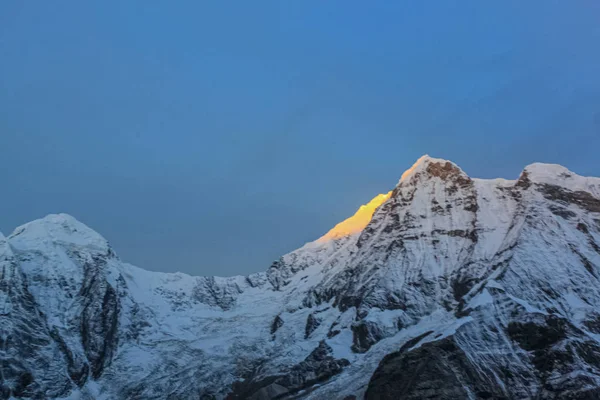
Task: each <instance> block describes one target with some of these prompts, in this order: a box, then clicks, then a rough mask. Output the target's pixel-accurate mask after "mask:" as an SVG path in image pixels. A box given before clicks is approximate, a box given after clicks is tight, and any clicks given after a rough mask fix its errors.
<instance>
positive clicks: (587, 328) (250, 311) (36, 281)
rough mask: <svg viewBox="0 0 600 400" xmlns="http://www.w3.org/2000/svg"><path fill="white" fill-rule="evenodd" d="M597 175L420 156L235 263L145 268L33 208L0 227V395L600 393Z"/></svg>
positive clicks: (72, 222) (76, 225)
mask: <svg viewBox="0 0 600 400" xmlns="http://www.w3.org/2000/svg"><path fill="white" fill-rule="evenodd" d="M599 277H600V179H599V178H587V177H581V176H578V175H576V174H575V173H573V172H570V171H568V170H567V169H565V168H564V167H561V166H557V165H549V164H532V165H530V166H528V167H526V168H525V169H524V171H523V173H522V174H521V176H520V177H519V179H517V180H504V179H495V180H482V179H472V178H470V177H469V176H467V175H466V174H465V173H464V172H463V171H462V170H461V169H460V168H459V167H457V166H456V165H455V164H453V163H451V162H449V161H446V160H440V159H434V158H431V157H428V156H424V157H422V158H421V159H419V160H418V161H417V162H416V163H415V164H414V165H413V167H411V168H410V169H409V170H407V171H406V172H405V173H404V174H403V175H402V177H401V179H400V181H399V182H398V184H397V186H396V187H395V188H394V189H393V190H392V191H391V192H390V193H388V194H385V195H379V196H377V197H375V198H374V199H373V201H371V202H370V203H369V204H367V205H365V206H363V207H362V208H361V209H359V211H358V212H357V214H356V215H355V216H353V217H351V218H349V219H348V220H346V221H344V222H342V223H340V224H339V225H338V226H337V227H335V228H334V229H332V231H330V232H329V233H327V234H326V235H324V236H323V237H321V238H320V239H318V240H316V241H314V242H311V243H308V244H306V245H305V246H303V247H302V248H300V249H298V250H296V251H293V252H291V253H289V254H286V255H284V256H283V257H281V258H280V259H279V260H277V261H275V262H274V263H273V265H271V266H270V267H269V268H268V269H267V270H266V271H265V272H262V273H258V274H253V275H250V276H235V277H228V278H221V277H194V276H188V275H185V274H182V273H175V274H167V273H157V272H149V271H145V270H143V269H140V268H137V267H135V266H132V265H130V264H127V263H125V262H123V261H122V260H120V259H119V258H118V256H117V255H116V254H115V252H114V251H113V249H112V248H111V247H110V245H109V243H108V242H107V241H106V240H105V239H104V238H102V237H101V236H100V235H99V234H98V233H96V232H94V231H93V230H91V229H90V228H88V227H86V226H85V225H84V224H82V223H80V222H79V221H77V220H76V219H74V218H73V217H71V216H68V215H65V214H59V215H50V216H47V217H46V218H43V219H40V220H36V221H33V222H31V223H28V224H26V225H23V226H21V227H19V228H17V229H16V230H15V231H14V232H13V233H12V234H11V235H10V236H8V237H7V238H4V237H3V236H0V399H8V398H11V397H12V398H54V399H59V398H60V399H63V398H64V399H66V398H69V399H113V398H124V399H142V398H143V399H188V398H189V399H192V398H193V399H197V398H203V399H211V398H216V399H223V398H230V399H235V398H249V399H272V398H282V399H283V398H307V399H337V398H339V399H344V398H352V397H347V396H356V398H363V397H365V398H368V399H386V398H388V399H397V398H410V399H418V398H424V397H429V398H447V399H462V398H464V399H475V398H532V399H533V398H535V399H539V398H570V399H579V398H581V399H584V398H590V399H591V398H597V397H598V396H600V343H599V341H600V285H599V283H600V281H599V279H600V278H599Z"/></svg>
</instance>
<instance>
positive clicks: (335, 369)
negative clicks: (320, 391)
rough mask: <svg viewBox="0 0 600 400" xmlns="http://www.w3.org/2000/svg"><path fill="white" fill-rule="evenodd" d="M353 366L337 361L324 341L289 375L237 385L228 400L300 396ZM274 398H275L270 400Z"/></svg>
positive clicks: (344, 360)
mask: <svg viewBox="0 0 600 400" xmlns="http://www.w3.org/2000/svg"><path fill="white" fill-rule="evenodd" d="M348 365H350V362H349V361H348V360H346V359H340V360H336V359H335V358H333V356H332V349H331V347H329V346H328V345H327V344H326V343H325V341H321V342H320V343H319V346H317V348H315V349H314V350H313V351H312V352H311V353H310V354H309V355H308V356H307V357H306V359H304V361H302V362H300V363H299V364H297V365H294V366H293V367H292V368H290V370H289V371H287V373H285V374H282V375H279V376H270V377H266V378H261V379H260V380H257V381H254V380H252V379H246V380H245V381H243V382H236V383H235V384H234V385H233V387H232V392H231V393H230V394H229V395H228V396H227V399H231V400H233V399H255V400H263V399H269V400H271V399H281V398H288V396H290V395H293V394H294V393H297V392H298V391H300V390H306V389H307V388H309V387H311V386H313V385H315V384H317V383H321V382H324V381H327V380H328V379H330V378H331V377H332V376H335V375H337V374H339V373H340V372H342V370H343V369H344V367H346V366H348ZM269 396H272V397H269Z"/></svg>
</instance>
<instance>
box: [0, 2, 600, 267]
mask: <svg viewBox="0 0 600 400" xmlns="http://www.w3.org/2000/svg"><path fill="white" fill-rule="evenodd" d="M0 139H1V140H0V160H1V161H2V167H1V168H0V187H1V188H2V194H1V196H0V206H1V207H0V210H1V213H0V230H2V231H3V232H4V233H5V234H8V233H10V232H11V231H12V230H13V229H14V227H16V226H17V225H20V224H22V223H25V222H27V221H29V220H32V219H35V218H39V217H42V216H44V215H46V214H48V213H55V212H66V213H69V214H72V215H73V216H75V217H76V218H78V219H80V220H81V221H83V222H84V223H86V224H88V225H89V226H91V227H92V228H94V229H95V230H97V231H98V232H100V233H101V234H103V235H104V236H105V237H106V238H107V239H109V241H111V243H112V244H113V246H114V248H115V249H116V251H117V253H118V254H119V255H120V256H121V257H122V258H123V259H125V260H126V261H129V262H131V263H133V264H136V265H139V266H141V267H144V268H147V269H151V270H160V271H183V272H188V273H191V274H195V275H213V274H217V275H231V274H246V273H249V272H255V271H260V270H264V269H265V268H266V267H268V266H269V264H270V263H271V261H272V260H274V259H276V258H277V257H279V256H280V255H281V254H284V253H286V252H288V251H291V250H293V249H295V248H297V247H299V246H301V245H302V244H304V243H305V242H307V241H310V240H314V239H316V238H318V237H319V236H320V235H322V234H323V233H325V232H326V231H327V230H328V229H329V228H331V227H333V225H335V223H337V222H339V221H341V220H342V219H344V218H346V217H348V216H349V215H351V214H352V213H353V212H354V211H355V210H356V208H358V206H359V205H360V204H362V203H365V202H367V201H368V200H370V199H371V198H372V197H374V196H375V195H376V194H377V193H383V192H387V191H388V190H390V189H391V188H392V187H393V186H394V185H395V183H396V182H397V180H398V179H399V177H400V175H401V174H402V172H403V171H404V170H405V169H407V168H408V167H410V166H411V165H412V163H413V162H414V161H415V160H416V159H417V158H418V157H419V156H421V155H422V154H424V153H428V154H430V155H432V156H435V157H441V158H447V159H450V160H453V161H454V162H456V163H457V164H459V165H460V166H461V167H462V168H463V169H464V170H465V171H466V172H467V173H469V174H470V175H471V176H475V177H484V178H489V177H497V176H501V177H505V178H516V177H517V176H518V175H519V173H520V171H521V170H522V168H523V167H524V166H525V165H527V164H529V163H531V162H534V161H542V162H553V163H560V164H563V165H565V166H567V167H568V168H570V169H572V170H573V171H575V172H577V173H580V174H583V175H595V176H600V3H599V2H597V1H596V0H587V1H585V0H574V1H558V0H555V1H550V0H543V1H542V0H539V1H533V0H530V1H523V0H503V1H495V2H490V1H481V0H471V1H466V0H464V1H455V0H447V1H441V0H440V1H435V2H421V1H385V2H377V1H369V2H364V1H330V2H317V1H295V2H288V1H262V0H261V1H258V2H246V1H244V2H242V1H238V2H217V1H215V2H208V1H187V2H186V1H175V2H167V1H163V2H154V1H143V2H142V1H138V2H133V1H127V2H122V1H102V2H86V1H38V2H24V1H13V2H2V3H1V4H0Z"/></svg>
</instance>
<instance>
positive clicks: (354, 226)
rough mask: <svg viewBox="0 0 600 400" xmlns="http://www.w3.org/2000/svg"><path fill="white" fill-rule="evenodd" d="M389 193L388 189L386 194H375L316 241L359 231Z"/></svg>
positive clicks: (387, 197)
mask: <svg viewBox="0 0 600 400" xmlns="http://www.w3.org/2000/svg"><path fill="white" fill-rule="evenodd" d="M391 195H392V192H391V191H389V192H388V193H386V194H379V195H377V196H375V197H374V198H373V199H372V200H371V201H370V202H368V203H367V204H365V205H362V206H360V208H359V209H358V211H357V212H356V213H355V214H354V215H353V216H351V217H350V218H348V219H346V220H344V221H342V222H340V223H339V224H337V225H336V226H335V227H334V228H333V229H332V230H330V231H329V232H327V233H326V234H325V235H324V236H322V237H321V238H320V239H319V240H318V241H319V242H326V241H328V240H331V239H337V238H341V237H344V236H348V235H352V234H354V233H358V232H361V231H362V230H363V229H364V228H365V227H366V226H367V224H368V223H369V221H371V218H372V217H373V213H374V212H375V210H376V209H377V207H379V206H380V205H382V204H383V203H384V202H385V201H386V200H387V199H389V198H390V196H391Z"/></svg>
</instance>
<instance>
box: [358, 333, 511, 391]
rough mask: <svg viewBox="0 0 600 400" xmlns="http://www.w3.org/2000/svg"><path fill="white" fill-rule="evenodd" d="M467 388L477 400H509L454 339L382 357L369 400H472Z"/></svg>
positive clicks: (426, 344)
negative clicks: (482, 373) (478, 399)
mask: <svg viewBox="0 0 600 400" xmlns="http://www.w3.org/2000/svg"><path fill="white" fill-rule="evenodd" d="M466 387H468V388H469V390H470V391H471V392H472V393H474V394H475V395H476V397H477V398H494V399H508V398H509V396H508V395H507V394H506V393H505V392H504V390H503V388H502V387H500V386H498V384H497V383H494V381H493V380H484V379H482V378H481V377H480V376H479V373H478V368H477V366H475V365H472V364H471V362H470V361H469V359H468V357H467V356H466V355H465V353H464V352H463V351H462V350H461V349H460V347H458V346H457V345H456V343H455V342H454V340H453V339H452V338H445V339H442V340H440V341H437V342H429V343H425V344H424V345H422V346H420V347H418V348H417V349H414V350H412V351H409V352H406V351H405V350H402V351H398V352H396V353H391V354H389V355H387V356H385V357H384V358H383V360H382V361H381V362H380V363H379V367H377V370H376V371H375V373H374V374H373V376H372V377H371V380H370V382H369V386H368V388H367V391H366V393H365V399H366V400H387V399H390V400H392V399H393V400H400V399H410V400H417V399H419V400H420V399H440V400H462V399H465V400H466V399H469V398H470V396H469V392H468V391H467V390H466Z"/></svg>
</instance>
